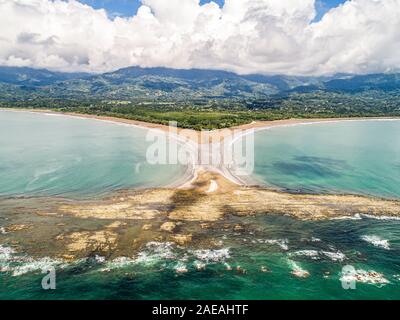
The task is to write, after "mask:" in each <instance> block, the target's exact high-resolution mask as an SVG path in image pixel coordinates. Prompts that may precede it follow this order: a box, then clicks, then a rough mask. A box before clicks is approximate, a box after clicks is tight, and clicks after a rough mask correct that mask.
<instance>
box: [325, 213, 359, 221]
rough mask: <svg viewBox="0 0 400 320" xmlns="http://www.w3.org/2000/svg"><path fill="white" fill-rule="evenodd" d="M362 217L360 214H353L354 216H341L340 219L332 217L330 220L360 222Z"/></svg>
mask: <svg viewBox="0 0 400 320" xmlns="http://www.w3.org/2000/svg"><path fill="white" fill-rule="evenodd" d="M361 219H362V217H361V215H360V214H358V213H357V214H355V215H354V216H341V217H334V218H331V220H361Z"/></svg>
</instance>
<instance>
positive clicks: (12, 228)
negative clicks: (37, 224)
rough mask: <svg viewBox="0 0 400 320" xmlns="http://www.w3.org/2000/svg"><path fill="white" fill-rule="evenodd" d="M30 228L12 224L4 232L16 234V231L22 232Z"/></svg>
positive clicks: (24, 225) (29, 226)
mask: <svg viewBox="0 0 400 320" xmlns="http://www.w3.org/2000/svg"><path fill="white" fill-rule="evenodd" d="M30 228H32V226H31V225H26V224H13V225H10V226H7V227H5V232H6V233H8V232H17V231H23V230H28V229H30Z"/></svg>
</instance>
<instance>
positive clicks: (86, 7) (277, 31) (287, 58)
mask: <svg viewBox="0 0 400 320" xmlns="http://www.w3.org/2000/svg"><path fill="white" fill-rule="evenodd" d="M215 1H216V0H215ZM217 2H218V3H216V2H214V1H210V0H141V1H140V2H139V0H80V1H78V0H0V65H4V66H25V67H34V68H46V69H50V70H57V71H67V72H75V71H84V72H94V73H100V72H108V71H113V70H116V69H119V68H124V67H128V66H141V67H156V66H164V67H170V68H181V69H188V68H203V69H205V68H207V69H219V70H227V71H233V72H237V73H240V74H249V73H261V74H287V75H329V74H335V73H355V74H366V73H377V72H399V71H400V70H399V67H400V55H399V54H398V52H400V19H399V16H400V0H218V1H217Z"/></svg>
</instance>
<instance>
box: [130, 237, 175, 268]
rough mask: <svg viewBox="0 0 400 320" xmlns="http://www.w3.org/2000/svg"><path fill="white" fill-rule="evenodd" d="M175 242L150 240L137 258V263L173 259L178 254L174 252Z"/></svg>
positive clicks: (151, 262) (152, 262)
mask: <svg viewBox="0 0 400 320" xmlns="http://www.w3.org/2000/svg"><path fill="white" fill-rule="evenodd" d="M173 246H174V244H173V243H171V242H149V243H147V244H146V247H145V249H144V250H143V251H142V252H140V253H139V254H138V256H137V259H136V260H135V261H136V262H137V263H143V264H154V263H156V262H159V261H161V260H166V259H167V260H173V259H176V258H177V255H176V254H175V253H174V252H173Z"/></svg>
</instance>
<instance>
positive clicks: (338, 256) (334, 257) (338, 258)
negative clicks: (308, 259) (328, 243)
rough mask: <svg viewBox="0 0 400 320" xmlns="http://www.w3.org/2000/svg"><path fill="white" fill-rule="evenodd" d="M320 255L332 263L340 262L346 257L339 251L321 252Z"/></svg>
mask: <svg viewBox="0 0 400 320" xmlns="http://www.w3.org/2000/svg"><path fill="white" fill-rule="evenodd" d="M321 253H322V254H323V255H325V256H326V257H328V258H329V259H331V260H333V261H340V262H342V261H344V260H345V259H346V256H345V255H344V254H343V253H342V252H340V251H336V252H330V251H321Z"/></svg>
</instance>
